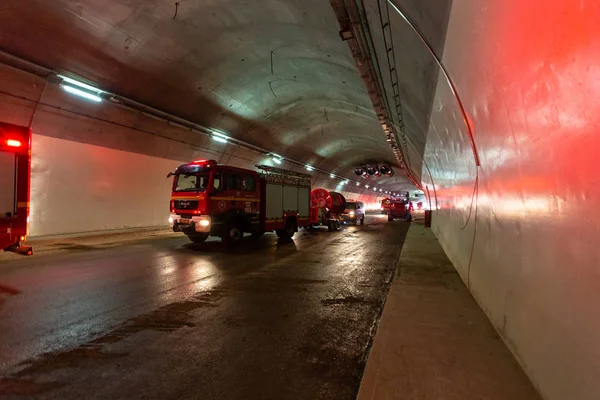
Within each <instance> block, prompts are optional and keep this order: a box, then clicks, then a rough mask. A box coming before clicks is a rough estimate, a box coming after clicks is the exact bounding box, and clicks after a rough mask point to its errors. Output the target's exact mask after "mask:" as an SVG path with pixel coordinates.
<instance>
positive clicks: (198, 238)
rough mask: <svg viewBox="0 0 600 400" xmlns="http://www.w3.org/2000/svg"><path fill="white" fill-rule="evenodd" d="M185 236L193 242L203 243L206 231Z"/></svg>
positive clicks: (206, 235)
mask: <svg viewBox="0 0 600 400" xmlns="http://www.w3.org/2000/svg"><path fill="white" fill-rule="evenodd" d="M187 237H188V238H190V240H191V241H192V242H194V243H204V242H205V241H206V239H208V233H195V234H192V235H187Z"/></svg>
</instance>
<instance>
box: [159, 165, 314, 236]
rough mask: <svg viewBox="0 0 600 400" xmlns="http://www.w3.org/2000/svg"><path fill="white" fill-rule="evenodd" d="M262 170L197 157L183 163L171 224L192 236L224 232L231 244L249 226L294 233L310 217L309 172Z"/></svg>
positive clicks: (174, 190)
mask: <svg viewBox="0 0 600 400" xmlns="http://www.w3.org/2000/svg"><path fill="white" fill-rule="evenodd" d="M257 167H258V168H259V169H261V170H262V171H263V172H262V173H259V172H257V171H252V170H248V169H243V168H236V167H231V166H227V165H219V164H217V162H216V161H215V160H196V161H193V162H191V163H188V164H183V165H181V166H179V167H178V168H177V169H176V170H175V172H173V173H170V174H169V175H168V176H174V178H173V188H172V194H171V216H170V217H169V224H170V225H171V227H172V228H173V230H174V231H176V232H183V233H184V234H186V235H187V236H188V237H189V238H190V240H191V241H192V242H195V243H202V242H204V241H205V240H206V239H207V238H208V237H209V236H219V237H221V240H222V241H223V242H225V243H226V244H235V243H237V242H239V241H241V240H242V238H243V235H244V233H245V232H247V233H251V234H252V235H253V236H255V237H258V236H261V235H262V234H264V233H265V232H268V231H275V232H276V233H277V235H278V236H279V237H282V238H291V237H292V236H293V235H294V233H295V232H297V230H298V226H302V225H303V224H304V223H305V222H306V221H308V217H309V193H310V177H309V176H308V175H304V174H299V173H293V172H291V171H285V170H282V169H279V168H274V167H268V166H257Z"/></svg>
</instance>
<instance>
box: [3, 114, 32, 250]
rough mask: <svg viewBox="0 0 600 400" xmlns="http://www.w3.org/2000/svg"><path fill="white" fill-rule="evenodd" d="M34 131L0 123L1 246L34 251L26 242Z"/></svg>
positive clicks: (6, 248)
mask: <svg viewBox="0 0 600 400" xmlns="http://www.w3.org/2000/svg"><path fill="white" fill-rule="evenodd" d="M30 173H31V131H30V129H29V128H27V127H24V126H18V125H12V124H8V123H0V250H4V251H14V252H16V253H19V254H23V255H31V254H33V250H32V249H31V247H29V246H25V245H23V242H24V241H25V237H26V235H27V228H28V222H29V201H30V200H29V187H30V183H29V182H30Z"/></svg>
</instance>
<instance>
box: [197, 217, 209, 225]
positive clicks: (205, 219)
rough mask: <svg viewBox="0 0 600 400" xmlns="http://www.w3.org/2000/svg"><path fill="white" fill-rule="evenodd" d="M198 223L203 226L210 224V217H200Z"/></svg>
mask: <svg viewBox="0 0 600 400" xmlns="http://www.w3.org/2000/svg"><path fill="white" fill-rule="evenodd" d="M198 224H199V225H200V226H203V227H207V226H209V225H210V217H200V221H198Z"/></svg>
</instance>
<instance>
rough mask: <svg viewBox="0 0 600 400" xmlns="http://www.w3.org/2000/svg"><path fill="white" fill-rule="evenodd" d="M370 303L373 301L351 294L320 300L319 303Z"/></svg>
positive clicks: (330, 304)
mask: <svg viewBox="0 0 600 400" xmlns="http://www.w3.org/2000/svg"><path fill="white" fill-rule="evenodd" d="M372 303H373V301H372V300H365V299H362V298H360V297H353V296H348V297H340V298H337V299H325V300H321V304H323V305H325V306H334V305H339V304H372Z"/></svg>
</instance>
